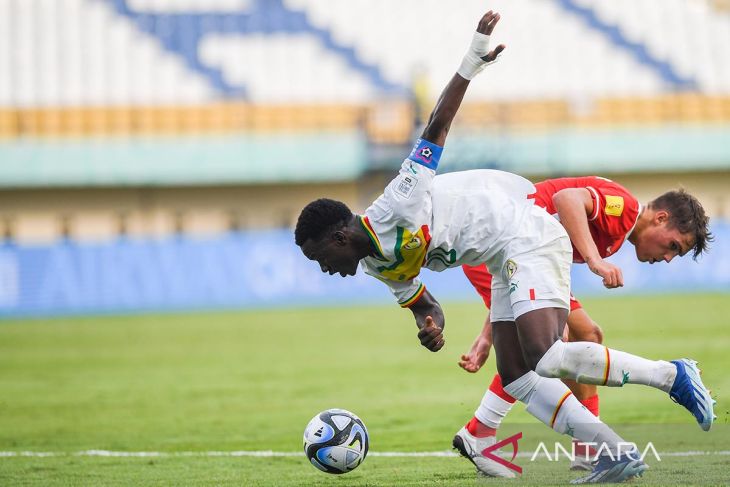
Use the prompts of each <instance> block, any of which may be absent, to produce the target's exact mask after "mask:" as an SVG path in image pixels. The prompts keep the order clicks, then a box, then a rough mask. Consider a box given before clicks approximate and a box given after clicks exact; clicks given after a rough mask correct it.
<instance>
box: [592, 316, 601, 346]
mask: <svg viewBox="0 0 730 487" xmlns="http://www.w3.org/2000/svg"><path fill="white" fill-rule="evenodd" d="M591 338H592V340H590V341H591V342H593V343H603V330H602V329H601V327H600V326H598V323H596V322H595V321H594V322H593V330H592V337H591Z"/></svg>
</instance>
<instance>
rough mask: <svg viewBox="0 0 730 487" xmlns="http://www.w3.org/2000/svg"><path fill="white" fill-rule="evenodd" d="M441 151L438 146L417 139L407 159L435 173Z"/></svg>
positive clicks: (441, 148)
mask: <svg viewBox="0 0 730 487" xmlns="http://www.w3.org/2000/svg"><path fill="white" fill-rule="evenodd" d="M443 150H444V148H443V147H441V146H439V145H436V144H432V143H431V142H429V141H427V140H424V139H418V140H416V143H415V144H414V145H413V150H412V151H411V155H409V156H408V159H410V160H411V161H413V162H415V163H418V164H420V165H422V166H426V167H427V168H429V169H433V170H434V171H435V170H436V168H437V167H438V165H439V159H441V152H443Z"/></svg>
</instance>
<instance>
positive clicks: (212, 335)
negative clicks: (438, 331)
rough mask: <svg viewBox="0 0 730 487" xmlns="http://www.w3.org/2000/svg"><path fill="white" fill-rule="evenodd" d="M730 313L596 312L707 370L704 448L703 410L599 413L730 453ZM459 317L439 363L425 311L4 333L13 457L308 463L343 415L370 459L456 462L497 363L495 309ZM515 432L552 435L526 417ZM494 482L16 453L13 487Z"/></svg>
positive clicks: (608, 307) (676, 478)
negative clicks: (473, 351) (319, 436)
mask: <svg viewBox="0 0 730 487" xmlns="http://www.w3.org/2000/svg"><path fill="white" fill-rule="evenodd" d="M728 302H729V297H728V295H688V296H678V295H672V296H666V297H632V298H612V299H601V300H585V302H584V304H585V306H586V309H587V311H588V312H589V313H590V314H591V316H592V317H593V318H594V319H595V320H596V321H597V322H598V323H599V324H601V326H602V327H603V329H604V332H605V336H606V343H607V344H608V345H609V346H611V347H613V348H617V349H620V350H625V351H629V352H636V353H639V354H641V355H643V356H645V357H648V358H666V359H672V358H678V357H683V356H689V357H693V358H695V359H698V360H699V361H700V365H701V367H702V368H703V371H704V375H703V378H704V380H705V382H706V383H707V384H708V386H709V387H711V388H712V389H713V391H714V393H715V394H716V395H718V396H719V397H718V404H717V406H716V412H717V414H718V416H719V418H718V423H717V424H716V427H715V428H713V431H711V432H710V433H709V434H704V436H701V435H700V436H697V435H689V436H688V435H687V434H686V431H687V429H686V427H687V426H694V428H696V430H697V431H698V432H699V427H698V426H696V425H695V424H694V419H693V418H692V417H691V416H690V415H689V413H687V412H686V411H685V410H684V409H683V408H681V407H679V406H676V405H674V404H673V403H672V402H671V401H670V400H669V399H668V397H667V396H666V395H665V394H663V393H661V392H659V391H656V390H652V389H648V388H643V387H639V386H626V387H624V388H622V389H613V388H612V389H607V388H604V389H602V390H601V393H602V395H601V417H602V418H603V419H604V420H605V421H607V422H608V423H609V424H619V423H623V424H636V423H646V424H653V425H656V424H664V423H666V428H664V429H665V430H666V431H664V433H665V435H668V436H669V439H668V443H663V444H662V446H664V445H675V446H674V447H671V446H669V447H667V448H666V450H671V451H686V450H730V434H728V433H730V429H729V428H730V427H728V426H726V425H727V423H728V422H729V421H730V412H728V411H729V410H730V400H729V399H728V390H730V377H728V375H727V373H726V371H727V370H728V369H729V368H730V367H729V366H730V354H728V353H727V350H728V345H730V335H728V331H727V328H726V325H727V322H726V317H727V315H728V308H729V307H730V306H728ZM445 311H446V316H447V329H446V340H447V344H446V347H445V348H444V349H443V350H442V351H440V352H439V353H436V354H433V353H431V352H428V351H427V350H425V349H424V348H422V347H421V346H420V345H419V343H418V340H417V338H416V328H415V326H414V325H413V323H412V318H411V316H410V313H409V312H407V311H403V310H400V309H398V308H397V307H392V306H372V307H348V308H345V307H342V308H326V309H301V310H293V309H291V310H276V311H252V312H240V313H211V314H187V315H156V316H125V317H96V318H73V319H72V318H67V319H53V320H27V321H2V322H0V451H16V452H19V451H52V452H67V453H69V454H72V453H73V452H77V451H80V450H90V449H100V450H114V451H161V452H169V453H174V452H190V451H194V452H198V451H199V452H204V451H237V450H273V451H286V452H291V451H301V435H302V431H303V428H304V426H305V425H306V424H307V422H308V421H309V419H310V418H311V417H312V416H313V415H314V414H315V413H316V412H318V411H320V410H323V409H327V408H331V407H341V408H346V409H350V410H352V411H353V412H355V413H356V414H358V415H359V416H360V417H361V418H362V419H363V420H364V421H365V424H366V425H367V427H368V429H369V432H370V437H371V451H402V452H413V451H435V450H446V449H448V448H449V447H450V441H451V438H452V436H453V434H454V432H455V431H456V430H457V429H458V428H459V427H461V426H462V425H463V424H464V423H465V422H466V421H467V420H468V419H469V418H470V417H471V415H472V413H473V411H474V408H475V407H476V406H477V405H478V403H479V400H480V399H481V396H482V394H483V392H484V390H485V388H486V386H487V385H488V383H489V381H490V380H491V376H492V373H493V372H494V358H493V357H490V359H489V361H488V363H487V365H485V369H486V370H482V371H481V372H480V373H478V374H474V375H472V374H467V373H465V372H463V371H462V370H461V369H459V368H458V366H457V365H456V362H457V360H458V357H459V355H460V354H461V353H463V352H464V351H466V350H468V348H469V346H470V345H471V341H472V340H473V338H474V336H475V335H476V333H477V332H478V331H479V330H480V329H481V326H482V321H483V318H484V310H483V307H482V306H481V305H479V304H477V303H472V304H463V303H459V304H456V303H453V304H452V303H447V304H446V305H445ZM506 423H508V424H510V425H513V426H514V425H521V424H525V425H526V426H525V427H527V428H531V429H530V430H531V431H533V430H534V431H536V432H537V431H542V429H541V428H544V427H540V426H539V425H536V421H535V420H533V419H532V418H531V417H530V416H529V415H528V414H527V413H525V412H524V407H522V406H520V405H518V406H516V407H515V410H514V411H513V412H512V413H511V414H510V416H509V417H508V419H507V421H506ZM675 425H678V426H675ZM679 425H681V426H679ZM648 427H649V428H651V427H652V426H651V425H649V426H648ZM654 428H659V427H657V426H654ZM619 432H621V429H619ZM544 434H545V435H546V438H547V439H549V440H550V441H554V440H555V439H556V438H557V435H553V436H550V435H552V433H550V431H548V430H547V428H544ZM695 436H697V437H698V438H700V440H696V439H694V438H695ZM660 448H661V447H660ZM660 451H661V449H660ZM516 463H518V464H520V465H521V466H523V468H525V475H524V476H523V478H521V479H518V481H516V482H513V484H515V485H523V484H525V485H550V484H562V483H567V482H568V481H569V480H570V479H572V478H574V477H576V474H573V473H570V472H568V471H567V466H566V464H565V463H564V462H563V463H555V462H547V461H545V460H542V461H536V462H529V461H528V459H527V458H518V459H517V460H516ZM649 463H651V465H652V468H651V469H650V470H649V471H648V472H647V474H646V475H645V477H644V479H643V480H641V481H640V482H638V483H640V484H641V485H669V484H675V485H681V484H717V485H720V484H726V483H728V482H730V473H729V472H730V456H717V455H715V456H702V457H682V458H672V459H671V460H665V461H663V462H661V463H659V464H657V463H656V462H649ZM490 483H494V484H496V483H497V482H496V481H493V480H477V479H476V478H475V475H474V471H473V468H472V467H471V464H469V463H468V462H466V461H465V460H463V459H460V458H390V457H369V458H368V459H367V460H366V461H365V463H364V464H363V465H362V466H361V467H360V468H358V469H357V470H356V471H354V472H352V473H349V474H347V475H345V476H328V475H326V474H323V473H320V472H318V471H317V470H315V469H314V468H313V467H312V466H310V465H308V463H307V461H306V459H305V458H304V455H303V454H302V456H301V457H284V458H258V457H224V458H218V457H215V458H206V457H165V458H98V457H91V458H89V457H76V456H73V455H69V456H60V457H50V458H30V457H5V458H2V457H0V485H139V484H147V485H149V484H155V485H182V484H185V485H223V484H230V485H233V484H237V485H272V486H273V485H277V486H280V485H315V484H317V485H363V486H365V485H367V486H376V485H485V484H490Z"/></svg>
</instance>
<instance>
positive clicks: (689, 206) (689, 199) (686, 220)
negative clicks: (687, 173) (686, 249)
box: [649, 189, 714, 260]
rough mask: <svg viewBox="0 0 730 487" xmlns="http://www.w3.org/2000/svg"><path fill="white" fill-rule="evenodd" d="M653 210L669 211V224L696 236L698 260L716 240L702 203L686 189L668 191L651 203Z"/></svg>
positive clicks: (650, 206) (682, 231)
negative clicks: (710, 243)
mask: <svg viewBox="0 0 730 487" xmlns="http://www.w3.org/2000/svg"><path fill="white" fill-rule="evenodd" d="M649 208H651V209H652V210H664V211H666V212H667V213H669V226H670V227H672V228H676V229H677V230H679V232H680V233H682V234H688V233H689V234H692V235H693V236H694V241H695V243H694V247H693V249H694V253H693V255H692V258H693V259H695V260H697V257H699V255H700V254H702V252H706V251H707V250H708V249H709V245H708V244H709V242H712V241H713V240H714V237H713V236H712V233H710V229H709V223H710V218H709V217H708V216H707V215H706V214H705V209H704V208H702V204H700V202H699V201H698V200H697V198H695V197H694V196H692V195H691V194H689V193H687V192H686V191H685V190H684V189H678V190H674V191H667V192H666V193H664V194H663V195H661V196H659V197H658V198H656V199H655V200H653V201H651V202H650V203H649Z"/></svg>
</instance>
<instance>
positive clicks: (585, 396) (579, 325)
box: [563, 296, 603, 470]
mask: <svg viewBox="0 0 730 487" xmlns="http://www.w3.org/2000/svg"><path fill="white" fill-rule="evenodd" d="M567 331H568V333H567V337H565V334H563V338H564V339H565V338H567V340H565V341H571V342H594V343H602V342H603V333H602V331H601V328H600V327H599V326H598V324H597V323H596V322H595V321H593V320H592V319H591V317H590V316H588V313H586V312H585V310H584V309H583V307H582V306H581V304H580V302H579V301H578V300H577V299H575V298H574V297H573V296H571V297H570V314H569V315H568V326H567ZM563 382H564V383H565V385H567V386H568V387H569V388H570V390H571V391H572V392H573V394H574V395H575V397H576V399H578V401H580V403H581V404H582V405H583V406H585V407H586V409H588V411H590V412H591V413H593V415H594V416H596V417H599V401H598V391H597V389H598V388H597V386H595V385H592V384H579V383H578V382H576V381H574V380H570V379H563ZM573 451H574V453H575V456H574V458H573V460H572V461H571V464H570V469H571V470H592V469H593V465H592V462H591V461H590V459H591V458H593V457H595V454H596V450H595V449H594V448H592V447H591V446H590V445H586V444H585V443H582V442H580V441H578V440H575V439H574V440H573Z"/></svg>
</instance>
